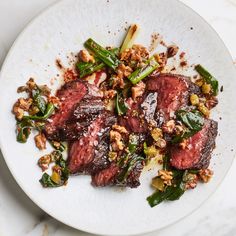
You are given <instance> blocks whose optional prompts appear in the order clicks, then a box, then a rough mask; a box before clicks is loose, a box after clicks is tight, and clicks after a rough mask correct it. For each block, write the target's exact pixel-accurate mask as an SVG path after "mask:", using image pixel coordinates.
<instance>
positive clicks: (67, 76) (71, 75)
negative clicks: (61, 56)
mask: <svg viewBox="0 0 236 236" xmlns="http://www.w3.org/2000/svg"><path fill="white" fill-rule="evenodd" d="M77 78H78V75H77V74H76V72H75V71H73V70H72V69H66V70H65V71H64V74H63V79H64V82H65V83H67V82H69V81H72V80H76V79H77Z"/></svg>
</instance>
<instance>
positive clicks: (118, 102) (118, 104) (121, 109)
mask: <svg viewBox="0 0 236 236" xmlns="http://www.w3.org/2000/svg"><path fill="white" fill-rule="evenodd" d="M115 108H116V112H117V114H118V115H119V116H121V115H124V114H125V113H126V111H127V110H128V107H127V105H126V104H125V102H124V98H123V96H122V94H119V93H117V94H116V99H115Z"/></svg>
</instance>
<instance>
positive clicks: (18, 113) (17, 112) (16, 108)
mask: <svg viewBox="0 0 236 236" xmlns="http://www.w3.org/2000/svg"><path fill="white" fill-rule="evenodd" d="M12 113H13V114H14V115H15V117H16V119H17V120H21V119H22V118H23V116H24V110H23V109H22V108H20V107H19V104H18V102H16V103H15V104H14V106H13V109H12Z"/></svg>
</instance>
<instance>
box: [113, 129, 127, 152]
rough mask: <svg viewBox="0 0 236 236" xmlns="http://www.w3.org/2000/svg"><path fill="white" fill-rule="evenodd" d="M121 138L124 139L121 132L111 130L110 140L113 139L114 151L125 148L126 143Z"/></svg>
mask: <svg viewBox="0 0 236 236" xmlns="http://www.w3.org/2000/svg"><path fill="white" fill-rule="evenodd" d="M121 140H122V137H121V134H120V133H119V132H117V131H114V130H111V131H110V141H111V146H112V149H113V150H114V151H120V150H123V149H124V144H123V142H122V141H121Z"/></svg>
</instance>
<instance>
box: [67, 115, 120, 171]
mask: <svg viewBox="0 0 236 236" xmlns="http://www.w3.org/2000/svg"><path fill="white" fill-rule="evenodd" d="M115 121H116V119H115V118H114V116H113V115H112V114H111V113H110V112H107V111H104V112H103V113H101V114H99V115H98V116H97V117H96V119H95V120H94V121H93V122H92V123H91V124H90V125H89V127H88V130H87V132H86V133H84V134H83V136H82V137H81V138H80V139H79V140H77V141H75V142H73V143H72V144H71V145H70V148H69V159H68V160H69V163H68V167H69V170H70V172H71V173H72V174H75V173H82V172H85V173H87V172H89V170H92V169H93V168H94V169H95V166H91V165H92V164H94V165H95V163H96V162H94V163H93V161H94V160H96V159H94V157H95V150H96V149H97V147H98V148H100V149H101V144H100V145H98V144H99V141H100V138H99V136H102V134H103V132H104V129H106V127H107V126H108V127H109V126H112V125H113V124H114V123H115ZM104 158H105V157H104ZM99 161H101V163H104V160H99ZM97 162H98V161H97ZM101 163H99V164H98V163H96V164H97V166H99V165H101ZM103 165H104V167H106V164H105V163H104V164H103ZM96 168H102V167H96Z"/></svg>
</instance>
